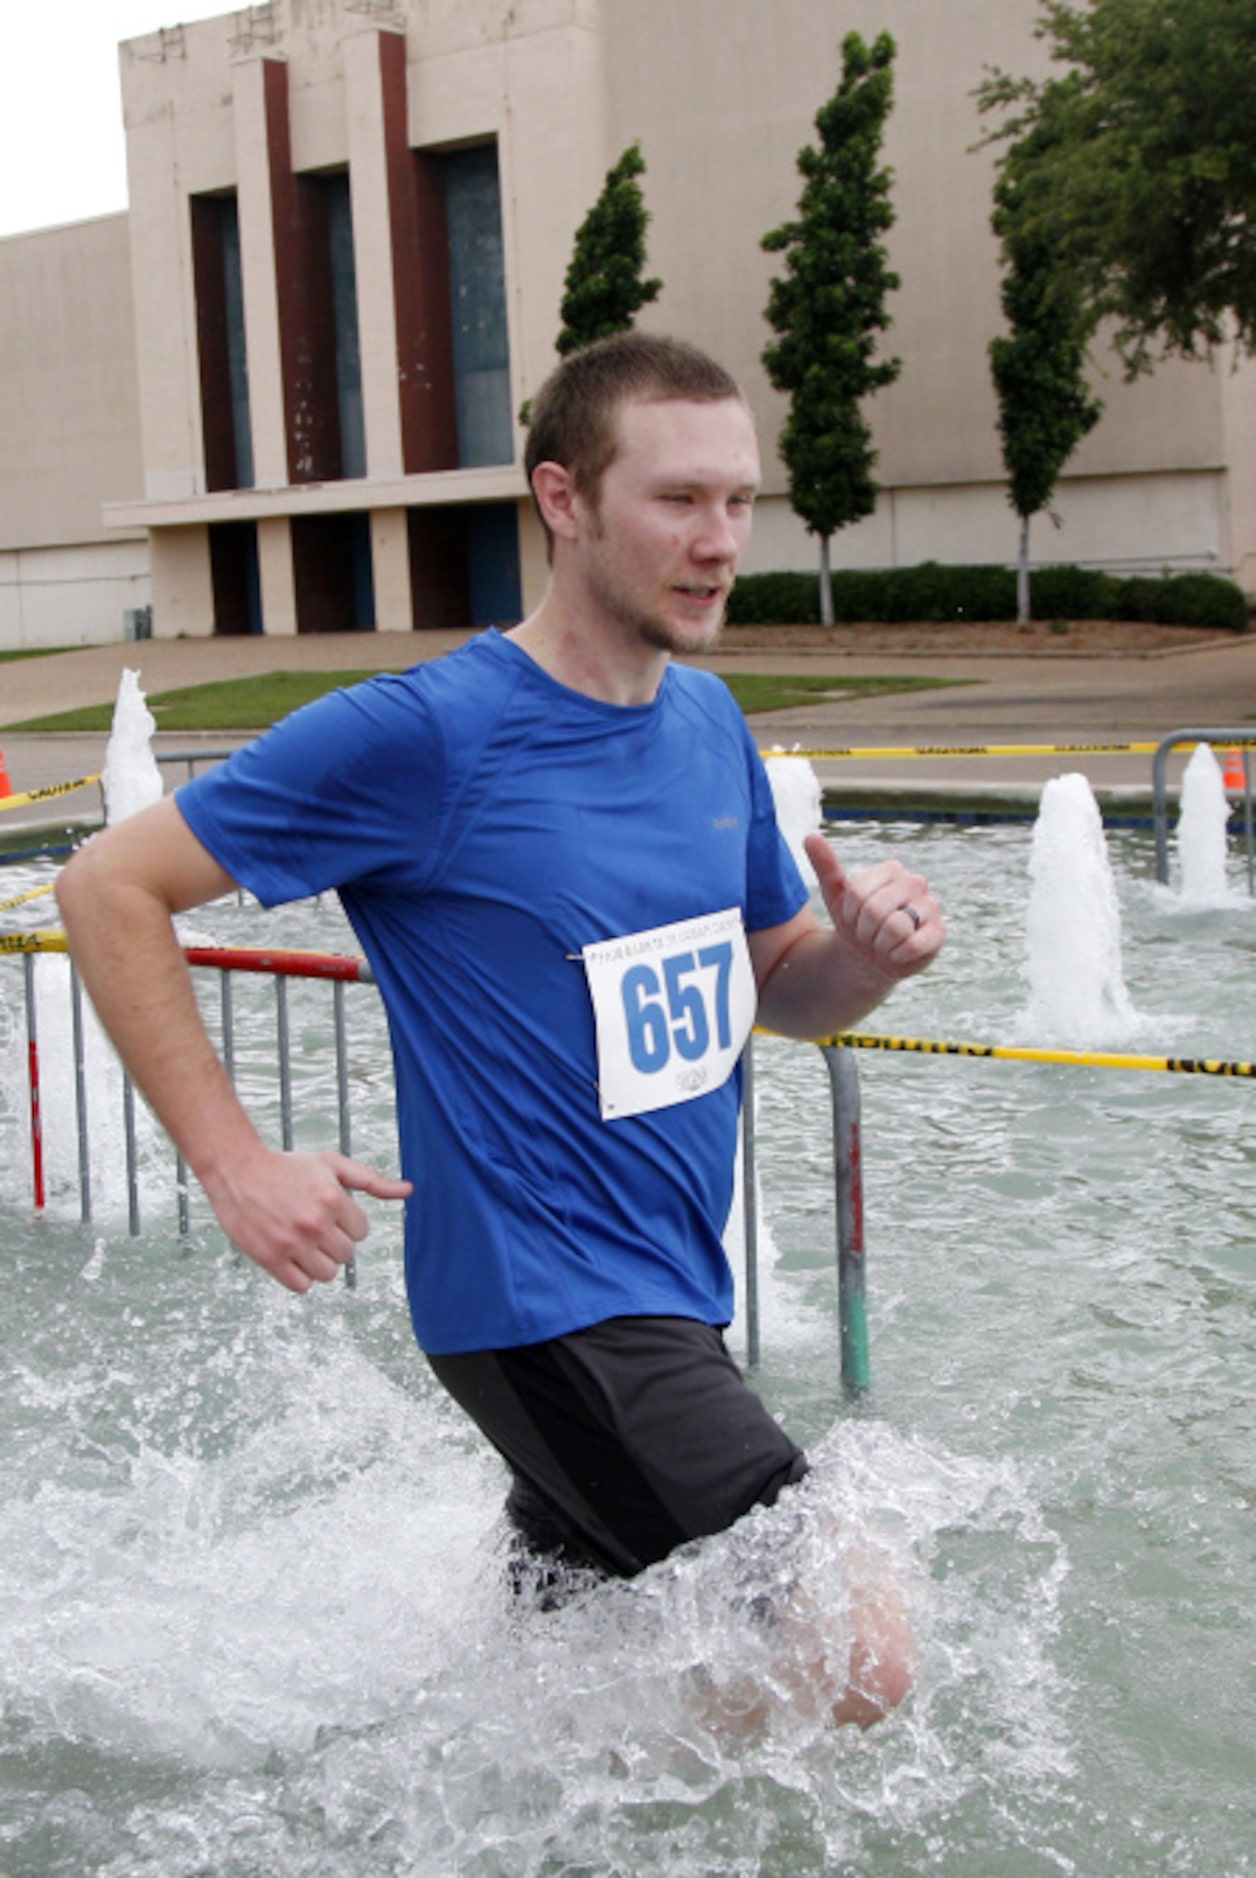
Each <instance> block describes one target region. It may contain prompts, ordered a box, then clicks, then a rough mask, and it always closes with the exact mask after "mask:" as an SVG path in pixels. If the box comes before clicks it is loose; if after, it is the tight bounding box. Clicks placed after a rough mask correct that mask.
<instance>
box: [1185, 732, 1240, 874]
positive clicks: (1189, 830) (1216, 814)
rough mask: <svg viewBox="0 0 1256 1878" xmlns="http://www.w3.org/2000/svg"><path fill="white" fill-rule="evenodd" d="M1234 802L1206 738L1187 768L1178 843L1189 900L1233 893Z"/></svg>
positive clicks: (1195, 751)
mask: <svg viewBox="0 0 1256 1878" xmlns="http://www.w3.org/2000/svg"><path fill="white" fill-rule="evenodd" d="M1229 820H1230V804H1229V801H1228V800H1227V797H1226V792H1225V783H1224V782H1223V780H1222V775H1221V768H1220V765H1219V764H1218V762H1217V759H1216V757H1215V756H1214V755H1213V753H1212V751H1211V749H1210V748H1209V746H1208V745H1207V744H1206V743H1200V744H1196V746H1195V749H1194V750H1193V751H1192V753H1191V758H1190V761H1189V762H1188V763H1187V765H1186V768H1185V770H1184V771H1183V774H1182V795H1181V803H1180V807H1179V811H1178V822H1177V829H1176V831H1175V837H1176V840H1175V845H1176V849H1177V863H1178V880H1179V891H1180V893H1181V896H1182V899H1183V901H1184V902H1185V903H1187V904H1188V905H1191V906H1199V907H1207V906H1216V905H1219V904H1224V903H1226V902H1227V901H1228V900H1230V899H1231V898H1232V895H1231V892H1230V888H1229V886H1228V884H1227V880H1226V852H1227V848H1228V846H1229V835H1228V829H1229Z"/></svg>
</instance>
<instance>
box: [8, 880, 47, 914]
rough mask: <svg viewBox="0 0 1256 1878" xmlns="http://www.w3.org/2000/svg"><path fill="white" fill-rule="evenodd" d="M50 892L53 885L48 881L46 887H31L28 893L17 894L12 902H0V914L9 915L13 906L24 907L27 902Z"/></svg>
mask: <svg viewBox="0 0 1256 1878" xmlns="http://www.w3.org/2000/svg"><path fill="white" fill-rule="evenodd" d="M52 891H53V883H52V881H49V882H48V884H47V886H46V887H32V888H31V889H30V890H29V892H27V893H19V894H18V895H16V897H15V898H14V899H12V900H0V913H11V912H12V911H13V908H14V907H15V906H25V905H26V903H27V901H28V900H38V899H40V898H41V897H42V896H43V895H44V894H45V893H51V892H52Z"/></svg>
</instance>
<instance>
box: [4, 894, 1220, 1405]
mask: <svg viewBox="0 0 1256 1878" xmlns="http://www.w3.org/2000/svg"><path fill="white" fill-rule="evenodd" d="M66 951H67V946H66V940H65V936H64V934H63V933H59V932H53V931H44V932H34V933H24V934H6V935H4V936H3V940H2V942H0V954H2V953H9V954H21V955H22V957H23V965H24V969H25V991H26V1029H27V1072H28V1081H29V1093H30V1128H31V1173H32V1187H33V1195H34V1202H35V1208H36V1211H37V1212H40V1211H42V1210H43V1208H44V1206H45V1204H46V1194H45V1182H44V1160H43V1099H42V1070H41V1062H40V1042H39V1035H38V1029H37V1001H36V996H35V968H36V957H37V955H38V954H40V953H61V954H65V953H66ZM185 956H186V957H187V960H188V963H189V965H190V966H191V967H192V969H193V970H195V971H213V972H216V973H217V974H218V978H219V1008H220V1023H219V1047H220V1049H221V1052H222V1056H223V1061H224V1063H225V1065H226V1067H227V1071H228V1074H229V1075H231V1076H232V1078H233V1080H234V1078H235V1073H236V1055H237V1052H236V1013H235V1000H234V993H233V980H234V976H235V974H236V973H238V972H239V973H246V974H250V975H261V976H263V977H269V978H271V979H272V980H273V982H274V993H275V1052H274V1064H275V1075H276V1078H277V1081H278V1086H279V1133H280V1140H281V1145H282V1146H283V1147H284V1148H285V1149H291V1148H292V1146H293V1144H294V1102H293V1076H292V1037H291V1027H290V1022H289V1009H288V987H289V981H290V980H291V979H294V978H298V979H305V980H315V981H322V982H324V983H326V984H327V985H328V986H329V988H330V995H331V1001H332V1021H331V1037H332V1052H333V1066H334V1072H335V1086H336V1132H337V1146H338V1147H339V1149H340V1151H341V1153H343V1154H351V1153H352V1151H353V1118H352V1113H351V1101H350V1077H349V1050H348V1042H347V1030H348V1026H347V1022H346V1006H345V995H346V993H345V987H346V986H347V985H351V984H359V985H369V984H373V983H374V978H373V975H372V972H371V969H370V967H369V965H368V964H367V962H366V961H365V960H364V959H361V958H357V957H352V956H345V955H340V954H332V953H320V952H294V951H282V950H273V949H242V948H234V947H226V946H190V947H186V948H185ZM69 985H70V993H69V995H70V1000H71V1018H72V1022H71V1040H72V1041H71V1048H72V1053H73V1086H74V1105H75V1116H74V1121H75V1130H76V1137H77V1155H78V1187H79V1212H80V1218H81V1220H82V1222H83V1223H84V1224H88V1223H90V1222H91V1220H92V1213H93V1195H92V1149H91V1127H90V1115H89V1108H90V1101H91V1096H90V1091H89V1086H88V1085H89V1077H88V1074H87V1050H86V1027H85V1024H84V1012H83V998H82V991H81V988H80V985H79V980H78V975H77V973H76V972H75V971H74V968H73V964H72V963H71V964H70V970H69ZM803 1047H806V1048H811V1047H813V1046H811V1045H806V1046H803ZM814 1047H818V1048H819V1050H820V1052H821V1054H822V1056H823V1058H824V1064H825V1069H826V1071H827V1074H828V1078H829V1088H830V1097H831V1115H832V1148H833V1195H834V1208H833V1213H834V1228H835V1232H834V1237H835V1254H836V1266H837V1291H838V1326H839V1332H840V1342H841V1374H842V1381H843V1384H844V1385H845V1387H846V1389H847V1391H848V1392H849V1393H850V1394H851V1395H855V1396H858V1395H861V1394H862V1393H863V1392H864V1391H865V1390H866V1389H867V1388H868V1386H869V1355H868V1324H867V1309H866V1287H865V1240H864V1205H863V1150H862V1138H861V1127H862V1123H861V1098H860V1085H859V1071H858V1065H857V1060H856V1059H857V1053H858V1052H859V1051H860V1050H877V1051H900V1052H912V1053H916V1054H922V1055H929V1056H968V1057H980V1058H984V1059H996V1058H997V1059H1002V1060H1008V1061H1015V1062H1021V1063H1052V1064H1066V1065H1075V1066H1086V1067H1091V1068H1101V1069H1118V1070H1141V1071H1160V1072H1174V1073H1177V1074H1182V1075H1191V1076H1209V1077H1227V1078H1242V1079H1245V1080H1248V1081H1251V1082H1256V1063H1250V1062H1234V1061H1224V1060H1218V1059H1211V1058H1186V1057H1164V1056H1150V1055H1133V1054H1129V1053H1124V1052H1121V1053H1118V1052H1111V1051H1106V1052H1105V1051H1086V1050H1068V1049H1039V1048H1032V1047H1027V1046H1019V1045H1000V1044H989V1043H961V1042H954V1041H948V1040H938V1039H931V1038H923V1037H894V1036H886V1035H882V1034H879V1033H868V1034H864V1033H860V1032H853V1031H852V1032H843V1033H841V1034H840V1035H837V1036H833V1037H824V1038H820V1039H818V1040H817V1043H816V1045H815V1046H814ZM754 1077H755V1064H754V1047H753V1039H752V1040H751V1044H750V1045H749V1046H748V1047H747V1050H746V1055H745V1086H744V1100H743V1106H742V1219H741V1224H742V1232H743V1246H744V1257H743V1273H742V1296H743V1299H744V1303H745V1327H746V1354H747V1361H748V1363H749V1364H750V1366H751V1367H754V1366H756V1365H757V1364H758V1362H759V1359H760V1347H761V1332H760V1294H759V1247H758V1214H759V1207H758V1170H757V1159H756V1139H755V1123H754V1114H755V1096H754ZM122 1107H123V1123H124V1138H125V1170H126V1187H127V1221H128V1229H129V1231H130V1233H131V1234H132V1235H133V1236H136V1235H138V1234H139V1233H140V1231H141V1229H142V1226H141V1217H140V1180H139V1173H140V1168H139V1151H138V1146H137V1140H136V1127H135V1095H134V1090H133V1087H132V1084H131V1081H130V1078H129V1077H126V1076H125V1075H124V1076H123V1080H122ZM175 1187H176V1195H177V1207H178V1230H179V1232H180V1234H181V1235H186V1234H187V1233H188V1232H189V1230H190V1216H189V1182H188V1171H187V1168H186V1166H185V1165H184V1163H183V1160H182V1158H181V1157H180V1156H178V1155H176V1159H175ZM354 1278H355V1268H354V1266H353V1265H352V1264H350V1265H349V1266H347V1267H346V1269H345V1279H346V1282H347V1283H348V1284H350V1285H352V1284H353V1283H354Z"/></svg>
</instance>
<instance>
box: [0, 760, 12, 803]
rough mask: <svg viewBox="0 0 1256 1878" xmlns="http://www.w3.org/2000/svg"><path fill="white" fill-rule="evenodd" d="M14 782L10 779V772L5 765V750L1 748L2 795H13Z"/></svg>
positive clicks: (0, 775)
mask: <svg viewBox="0 0 1256 1878" xmlns="http://www.w3.org/2000/svg"><path fill="white" fill-rule="evenodd" d="M12 794H13V784H12V783H11V782H10V781H9V772H8V769H7V768H6V766H5V761H4V751H3V750H0V797H3V796H11V795H12Z"/></svg>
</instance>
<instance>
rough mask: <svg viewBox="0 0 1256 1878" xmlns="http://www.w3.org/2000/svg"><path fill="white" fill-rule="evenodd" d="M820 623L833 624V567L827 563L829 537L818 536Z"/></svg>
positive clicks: (822, 624)
mask: <svg viewBox="0 0 1256 1878" xmlns="http://www.w3.org/2000/svg"><path fill="white" fill-rule="evenodd" d="M820 624H821V626H831V625H832V624H833V569H832V567H831V566H830V564H829V537H828V535H821V537H820Z"/></svg>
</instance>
